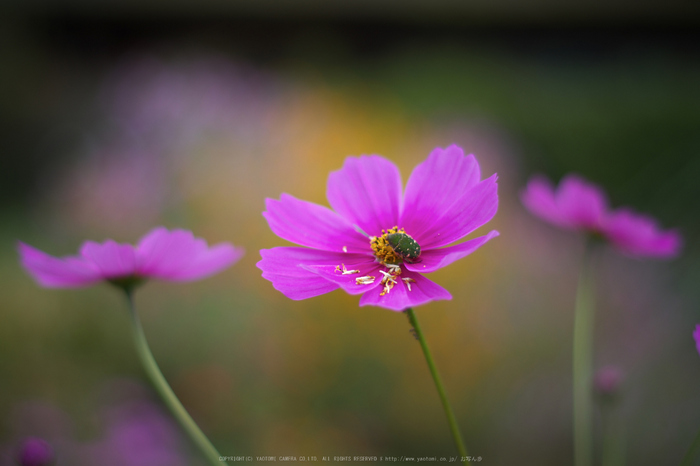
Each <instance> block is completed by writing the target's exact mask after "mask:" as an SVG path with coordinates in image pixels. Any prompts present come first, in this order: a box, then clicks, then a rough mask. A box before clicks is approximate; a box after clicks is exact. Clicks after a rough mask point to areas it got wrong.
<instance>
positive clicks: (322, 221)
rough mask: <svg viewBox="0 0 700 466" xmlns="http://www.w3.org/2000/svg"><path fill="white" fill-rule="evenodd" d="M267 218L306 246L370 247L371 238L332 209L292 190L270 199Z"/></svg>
mask: <svg viewBox="0 0 700 466" xmlns="http://www.w3.org/2000/svg"><path fill="white" fill-rule="evenodd" d="M265 205H266V207H267V211H266V212H263V216H264V217H265V219H267V222H268V223H269V225H270V228H271V229H272V231H273V232H274V233H275V234H276V235H277V236H279V237H280V238H283V239H286V240H287V241H291V242H293V243H296V244H300V245H302V246H309V247H311V248H314V249H323V250H326V251H335V252H343V247H345V248H346V249H347V251H349V252H367V251H370V246H369V239H367V238H366V237H364V236H363V235H362V234H361V233H359V232H357V231H356V230H355V228H354V227H353V226H352V224H351V223H349V222H348V221H347V220H345V219H344V218H343V217H341V216H340V215H338V214H336V213H335V212H333V211H332V210H330V209H328V208H326V207H323V206H320V205H318V204H313V203H311V202H306V201H301V200H299V199H297V198H295V197H293V196H290V195H289V194H282V196H281V197H280V200H279V201H278V200H275V199H266V200H265Z"/></svg>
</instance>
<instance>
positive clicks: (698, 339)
mask: <svg viewBox="0 0 700 466" xmlns="http://www.w3.org/2000/svg"><path fill="white" fill-rule="evenodd" d="M693 338H694V339H695V349H696V350H698V353H700V325H696V326H695V330H694V331H693Z"/></svg>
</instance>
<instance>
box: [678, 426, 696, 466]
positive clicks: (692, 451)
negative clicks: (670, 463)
mask: <svg viewBox="0 0 700 466" xmlns="http://www.w3.org/2000/svg"><path fill="white" fill-rule="evenodd" d="M698 451H700V430H699V431H698V433H697V435H696V436H695V439H694V440H693V443H691V444H690V447H689V448H688V452H687V453H686V454H685V456H684V457H683V461H681V466H693V460H694V459H695V457H696V456H697V455H698Z"/></svg>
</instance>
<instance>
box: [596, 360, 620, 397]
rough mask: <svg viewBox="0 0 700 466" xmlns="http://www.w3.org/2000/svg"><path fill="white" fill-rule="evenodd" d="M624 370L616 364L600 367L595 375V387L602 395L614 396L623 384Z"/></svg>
mask: <svg viewBox="0 0 700 466" xmlns="http://www.w3.org/2000/svg"><path fill="white" fill-rule="evenodd" d="M622 378H623V377H622V371H620V369H619V368H617V367H615V366H605V367H603V368H602V369H599V370H598V371H597V372H596V373H595V376H594V377H593V389H594V390H595V392H596V393H597V394H599V395H602V396H614V395H616V394H617V392H618V390H619V389H620V385H621V384H622Z"/></svg>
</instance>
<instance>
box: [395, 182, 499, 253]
mask: <svg viewBox="0 0 700 466" xmlns="http://www.w3.org/2000/svg"><path fill="white" fill-rule="evenodd" d="M497 179H498V177H497V175H495V174H494V175H492V176H491V177H489V178H487V179H485V180H483V181H481V182H479V183H478V184H477V185H476V186H474V187H473V188H472V189H470V190H468V191H467V192H466V193H465V194H463V195H462V196H461V197H460V198H459V199H457V201H456V202H455V203H454V204H452V206H450V207H449V208H448V209H447V210H446V211H444V212H430V211H422V212H421V214H422V215H423V218H422V219H420V220H417V221H418V222H420V223H421V224H422V225H426V228H425V230H424V231H420V232H413V231H408V230H407V233H408V234H410V235H411V236H413V238H414V239H415V240H416V241H417V242H418V244H420V246H421V248H422V249H423V250H428V249H432V248H438V247H440V246H446V245H448V244H450V243H453V242H455V241H457V240H459V239H461V238H464V237H465V236H467V235H468V234H469V233H471V232H472V231H474V230H476V229H477V228H479V227H480V226H482V225H483V224H485V223H486V222H488V221H489V220H491V219H492V218H493V216H494V215H496V211H497V210H498V184H497V183H496V180H497ZM416 218H417V217H416Z"/></svg>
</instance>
